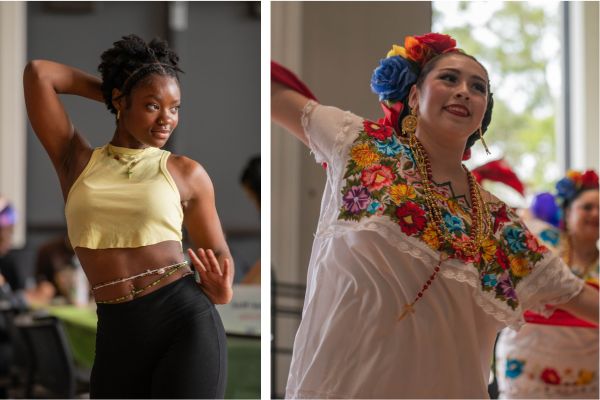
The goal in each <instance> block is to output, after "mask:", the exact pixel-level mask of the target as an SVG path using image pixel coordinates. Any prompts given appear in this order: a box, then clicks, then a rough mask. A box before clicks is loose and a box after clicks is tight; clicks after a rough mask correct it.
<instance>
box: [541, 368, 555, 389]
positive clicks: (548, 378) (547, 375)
mask: <svg viewBox="0 0 600 400" xmlns="http://www.w3.org/2000/svg"><path fill="white" fill-rule="evenodd" d="M540 378H541V379H542V380H543V381H544V382H546V383H547V384H549V385H560V376H558V372H556V370H555V369H553V368H544V370H543V371H542V375H540Z"/></svg>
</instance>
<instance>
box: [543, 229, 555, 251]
mask: <svg viewBox="0 0 600 400" xmlns="http://www.w3.org/2000/svg"><path fill="white" fill-rule="evenodd" d="M540 239H542V240H543V241H544V242H546V243H548V244H549V245H551V246H553V247H556V246H558V242H559V241H560V233H559V231H558V229H552V228H549V229H544V230H543V231H541V232H540Z"/></svg>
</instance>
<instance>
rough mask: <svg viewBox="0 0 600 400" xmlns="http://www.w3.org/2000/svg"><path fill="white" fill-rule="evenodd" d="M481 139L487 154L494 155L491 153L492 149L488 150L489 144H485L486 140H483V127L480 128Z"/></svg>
mask: <svg viewBox="0 0 600 400" xmlns="http://www.w3.org/2000/svg"><path fill="white" fill-rule="evenodd" d="M479 139H481V144H483V148H484V149H485V152H486V154H487V155H490V154H492V153H491V152H490V149H488V147H487V144H485V140H483V132H482V131H481V127H479Z"/></svg>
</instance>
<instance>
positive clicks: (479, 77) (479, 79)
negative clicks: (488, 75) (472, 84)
mask: <svg viewBox="0 0 600 400" xmlns="http://www.w3.org/2000/svg"><path fill="white" fill-rule="evenodd" d="M440 71H450V72H454V73H455V74H459V75H460V74H461V71H459V70H458V69H456V68H441V69H440ZM471 78H474V79H477V80H478V81H481V82H483V83H485V84H487V81H486V80H485V79H483V78H482V77H481V76H479V75H471Z"/></svg>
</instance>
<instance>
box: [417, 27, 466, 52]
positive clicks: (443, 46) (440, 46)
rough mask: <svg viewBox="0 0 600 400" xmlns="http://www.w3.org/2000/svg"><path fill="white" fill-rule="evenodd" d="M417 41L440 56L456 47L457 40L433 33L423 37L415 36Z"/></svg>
mask: <svg viewBox="0 0 600 400" xmlns="http://www.w3.org/2000/svg"><path fill="white" fill-rule="evenodd" d="M415 39H417V40H418V41H419V42H421V43H423V44H426V45H427V46H429V47H431V48H432V49H433V50H435V52H436V53H438V54H441V53H443V52H444V51H446V50H448V49H453V48H455V47H456V40H454V39H452V37H451V36H449V35H443V34H441V33H434V32H431V33H427V34H425V35H422V36H415Z"/></svg>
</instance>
